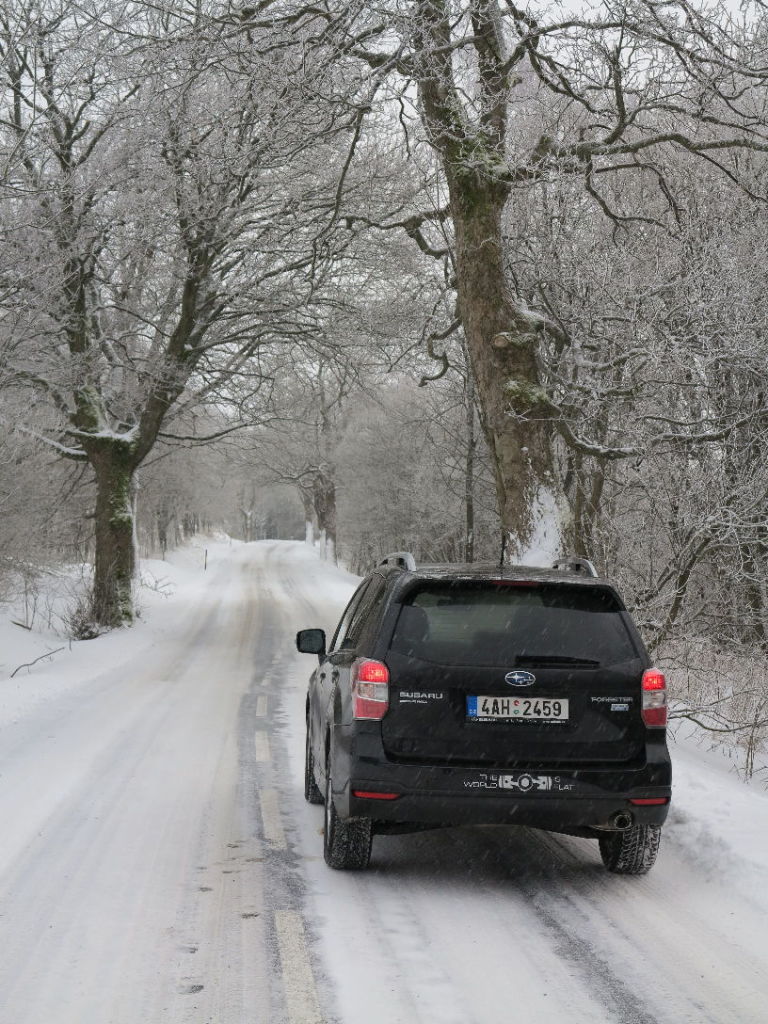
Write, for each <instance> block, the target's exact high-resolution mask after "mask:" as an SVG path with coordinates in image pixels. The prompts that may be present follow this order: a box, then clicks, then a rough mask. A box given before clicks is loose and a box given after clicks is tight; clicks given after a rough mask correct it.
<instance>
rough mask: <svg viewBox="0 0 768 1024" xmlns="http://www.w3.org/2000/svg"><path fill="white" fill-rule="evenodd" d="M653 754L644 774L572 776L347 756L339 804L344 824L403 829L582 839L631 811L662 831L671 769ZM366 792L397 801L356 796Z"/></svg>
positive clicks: (610, 771)
mask: <svg viewBox="0 0 768 1024" xmlns="http://www.w3.org/2000/svg"><path fill="white" fill-rule="evenodd" d="M654 748H655V749H654ZM654 748H649V760H648V761H647V762H646V763H645V764H644V765H643V766H642V767H638V768H632V769H625V768H622V767H619V766H612V767H606V768H589V769H583V768H582V769H578V770H572V771H563V770H560V769H558V770H556V771H547V770H546V769H545V768H538V767H537V768H536V769H535V770H534V769H532V770H530V771H525V770H519V769H512V768H509V769H506V768H501V769H498V770H488V769H474V768H467V767H446V766H444V765H439V766H432V765H405V764H402V763H393V762H387V761H380V762H378V763H372V759H371V758H370V757H356V756H355V755H354V754H352V752H351V751H348V757H349V760H348V768H349V771H348V772H345V771H344V768H343V767H342V765H339V768H341V771H340V773H339V774H338V775H336V772H334V775H335V776H336V777H335V778H334V803H335V805H336V809H337V812H338V814H339V815H340V816H341V817H343V818H347V817H367V818H372V819H373V820H374V821H377V822H382V823H388V824H392V825H395V824H400V825H404V826H405V825H415V826H417V825H420V824H425V825H430V824H431V825H465V824H488V825H491V824H508V825H528V826H531V827H536V828H544V829H548V830H551V831H562V832H576V833H578V832H579V831H586V832H589V831H590V830H592V829H600V828H614V827H616V823H615V816H616V815H617V814H626V813H627V812H629V814H631V816H632V821H633V822H636V823H638V824H656V825H660V824H662V823H663V822H664V821H665V819H666V817H667V813H668V810H669V799H670V797H671V793H672V789H671V786H672V769H671V764H670V761H669V756H668V753H667V751H666V747H665V746H662V745H658V744H657V745H654ZM342 760H346V759H344V758H342ZM336 786H339V787H340V788H339V789H337V788H336ZM361 792H362V793H368V794H377V793H386V794H397V796H396V797H395V798H394V799H376V798H375V796H372V795H369V796H365V797H361V796H356V795H355V794H356V793H361ZM636 800H665V801H666V803H655V804H648V803H642V804H637V803H633V801H636Z"/></svg>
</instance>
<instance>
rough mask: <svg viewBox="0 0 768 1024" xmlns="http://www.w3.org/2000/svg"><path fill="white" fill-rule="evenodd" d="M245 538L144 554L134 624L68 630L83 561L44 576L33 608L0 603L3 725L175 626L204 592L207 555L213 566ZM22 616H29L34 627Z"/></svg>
mask: <svg viewBox="0 0 768 1024" xmlns="http://www.w3.org/2000/svg"><path fill="white" fill-rule="evenodd" d="M240 543H241V542H240V541H235V540H230V539H229V538H228V537H227V538H224V539H222V538H213V537H200V538H197V539H195V540H194V541H193V542H191V543H190V544H189V545H187V546H186V547H184V548H181V549H179V550H177V551H173V552H170V553H169V554H168V558H167V560H166V561H161V560H159V559H144V560H142V562H141V572H140V583H139V585H138V586H137V588H136V605H137V609H138V619H137V621H136V623H135V625H134V626H133V627H131V629H126V630H117V631H114V632H112V633H107V634H104V635H102V636H99V637H96V638H95V639H93V640H71V639H69V638H68V637H67V635H66V618H67V615H68V613H69V611H70V610H71V609H72V608H73V607H74V605H75V604H76V602H77V600H78V597H79V596H81V595H82V594H83V592H84V588H85V586H86V584H85V583H84V582H83V575H84V574H83V571H82V567H81V566H77V567H72V568H71V569H70V570H68V571H67V570H62V571H61V572H60V573H57V574H56V575H51V576H48V577H43V579H42V580H41V583H40V586H41V594H40V596H39V598H38V601H37V605H38V607H37V608H35V609H32V607H31V602H30V601H28V600H27V601H25V600H24V598H23V597H20V598H19V599H18V600H16V601H14V602H12V603H11V604H7V605H0V725H2V724H3V723H5V722H7V721H8V720H13V719H15V718H18V717H19V716H20V715H22V714H24V713H26V712H28V711H30V710H31V709H32V708H34V707H36V706H37V705H38V704H40V703H42V702H44V701H46V700H47V699H50V698H51V697H53V696H60V695H62V694H63V693H65V692H67V691H69V690H74V689H77V687H78V686H80V685H82V684H83V682H86V681H87V680H88V679H90V678H92V677H93V676H95V675H97V674H101V673H103V672H105V671H107V670H109V669H112V668H115V669H118V668H119V667H120V666H121V665H124V664H126V663H127V662H129V661H130V660H131V659H132V658H135V657H136V656H137V655H138V654H140V653H142V652H144V651H146V650H148V649H149V648H151V647H153V646H154V645H155V644H157V643H158V641H159V640H160V639H161V638H163V637H164V636H167V635H168V634H169V633H172V632H173V631H174V630H175V629H176V628H177V627H178V625H179V624H180V623H181V622H182V621H183V619H184V616H185V614H186V612H187V610H188V608H189V606H190V605H192V604H194V603H195V602H196V601H197V600H199V598H200V596H201V594H203V593H205V590H206V588H207V586H208V581H209V577H208V576H207V575H206V573H207V571H208V570H207V569H206V568H205V566H206V562H207V565H208V567H209V569H210V570H211V571H213V570H214V569H215V567H216V564H217V562H218V561H220V560H221V559H223V558H226V557H229V556H230V555H231V553H232V550H233V548H234V547H237V546H238V545H240ZM206 552H207V559H206ZM20 622H21V623H24V622H27V623H29V622H31V624H32V628H31V629H25V628H23V626H21V625H19V623H20ZM32 662H35V664H31V663H32ZM23 666H28V667H23Z"/></svg>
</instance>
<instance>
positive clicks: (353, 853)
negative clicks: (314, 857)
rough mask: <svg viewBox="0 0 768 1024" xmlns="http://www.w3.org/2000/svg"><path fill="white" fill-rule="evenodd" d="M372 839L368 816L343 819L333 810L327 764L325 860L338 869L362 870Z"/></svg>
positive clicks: (367, 858) (324, 834) (365, 865)
mask: <svg viewBox="0 0 768 1024" xmlns="http://www.w3.org/2000/svg"><path fill="white" fill-rule="evenodd" d="M372 842H373V829H372V827H371V819H370V818H348V819H347V821H343V820H342V819H341V818H340V817H339V816H338V814H337V813H336V808H335V807H334V806H333V791H332V789H331V772H330V768H329V771H328V773H327V777H326V782H325V830H324V832H323V856H324V857H325V863H326V864H327V865H328V867H330V868H335V869H336V870H337V871H364V870H365V868H367V867H368V864H369V862H370V859H371V843H372Z"/></svg>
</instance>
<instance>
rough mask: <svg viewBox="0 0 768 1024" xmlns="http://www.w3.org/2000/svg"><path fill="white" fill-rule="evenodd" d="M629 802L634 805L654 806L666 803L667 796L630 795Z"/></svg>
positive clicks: (667, 801) (667, 800)
mask: <svg viewBox="0 0 768 1024" xmlns="http://www.w3.org/2000/svg"><path fill="white" fill-rule="evenodd" d="M629 802H630V803H631V804H634V805H635V807H656V806H660V805H661V804H668V803H669V797H668V796H642V797H634V798H632V797H630V800H629Z"/></svg>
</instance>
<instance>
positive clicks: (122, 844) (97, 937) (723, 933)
mask: <svg viewBox="0 0 768 1024" xmlns="http://www.w3.org/2000/svg"><path fill="white" fill-rule="evenodd" d="M206 548H207V551H208V569H207V571H206V570H205V568H204V558H205V554H204V552H205V549H206ZM143 571H144V572H145V573H147V572H150V573H151V574H152V576H153V577H154V578H155V579H157V580H159V581H160V583H159V585H155V586H154V587H150V588H144V589H143V590H141V591H140V594H139V603H140V606H141V609H142V615H141V618H140V620H139V621H138V622H137V624H136V625H135V626H134V627H133V628H131V629H130V630H125V631H120V632H117V633H113V634H111V635H108V636H103V637H100V638H98V639H96V640H91V641H81V642H77V643H72V645H71V648H70V646H69V645H68V644H67V643H66V641H62V640H61V639H60V637H59V636H58V635H57V634H56V633H55V632H53V631H50V630H49V629H48V626H47V621H46V620H45V619H43V621H44V624H45V627H46V628H45V629H44V630H43V631H40V632H28V631H27V630H23V629H21V628H20V627H18V626H14V625H12V624H10V622H9V619H10V618H17V617H18V615H19V609H16V610H14V611H10V612H9V611H6V613H5V614H4V615H3V616H0V642H1V643H2V644H3V646H2V647H1V648H0V816H2V820H3V822H4V828H5V841H4V843H3V846H2V848H0V878H1V879H2V892H0V899H2V903H3V905H2V907H1V908H0V945H2V948H3V949H4V956H3V958H2V960H0V991H2V992H3V995H4V997H5V1000H6V1003H5V1005H6V1012H7V1011H8V1010H9V1009H10V1008H13V1017H12V1018H11V1017H9V1018H8V1020H9V1021H10V1020H11V1019H13V1020H14V1024H136V1022H137V1021H138V1020H146V1021H149V1022H151V1024H154V1022H158V1024H159V1022H160V1021H162V1022H163V1024H206V1022H210V1021H215V1022H216V1024H243V1021H245V1020H250V1019H258V1020H269V1021H270V1024H283V1022H286V1024H309V1022H310V1021H311V1022H312V1024H315V1022H320V1021H322V1022H326V1024H331V1022H333V1024H358V1022H359V1021H362V1020H364V1021H366V1024H435V1022H437V1021H439V1022H440V1024H453V1022H455V1024H473V1022H474V1024H501V1022H502V1021H504V1022H505V1024H506V1022H510V1024H512V1022H514V1024H518V1022H519V1024H564V1022H565V1021H568V1024H705V1022H706V1024H763V1022H764V1021H765V1020H766V1019H767V1018H766V1015H765V1006H766V1003H768V984H767V983H766V978H767V977H768V949H767V948H766V942H765V937H766V930H765V921H766V915H768V885H767V884H766V883H767V882H768V813H767V812H768V803H767V801H768V794H766V791H765V789H764V788H763V786H762V785H761V784H760V783H759V782H752V783H751V784H745V783H744V782H742V781H741V780H740V779H739V778H738V777H737V776H736V774H735V773H734V772H733V770H732V767H731V765H730V763H729V762H728V761H727V760H726V759H724V758H722V757H720V756H719V755H717V754H716V753H713V752H711V751H707V750H705V749H701V748H700V747H699V746H698V745H697V744H696V742H695V741H694V740H693V739H692V738H690V737H687V738H683V737H681V738H680V739H679V741H678V742H676V743H673V745H672V753H673V761H674V767H675V782H674V798H673V807H672V810H671V813H670V818H669V821H668V825H667V827H666V828H665V837H664V840H663V844H662V851H661V854H660V857H659V861H658V863H657V865H656V867H655V868H654V870H653V871H652V872H651V873H650V875H648V876H647V877H645V878H639V879H625V878H616V877H613V876H609V875H608V874H607V873H605V872H604V871H603V869H602V866H601V865H600V862H599V855H598V853H597V846H596V844H595V843H594V842H593V841H589V840H579V839H570V838H567V837H561V836H553V835H550V834H547V833H539V832H536V831H535V830H528V829H519V830H514V829H509V830H507V829H482V828H474V829H455V830H450V831H446V832H440V831H438V832H430V833H423V834H419V835H411V836H408V835H406V836H383V837H377V838H376V840H375V842H374V853H373V860H372V867H371V870H370V871H368V872H364V873H345V872H333V871H331V870H330V869H328V868H327V867H326V866H325V864H324V863H323V860H322V836H321V829H322V808H318V807H310V806H309V805H307V804H305V803H304V800H303V797H302V773H303V753H304V751H303V747H304V737H303V724H304V715H303V708H304V695H305V690H306V680H307V677H308V675H309V673H310V672H311V670H312V667H313V665H312V659H311V658H309V657H307V656H302V655H299V654H298V653H297V652H296V650H295V647H294V646H293V635H294V633H295V631H296V630H297V629H300V628H303V627H308V626H321V627H323V628H325V629H326V630H327V631H330V630H332V629H333V627H334V626H335V623H336V621H337V619H338V617H339V614H340V612H341V611H342V609H343V606H344V604H345V603H346V601H347V600H348V598H349V596H350V595H351V593H352V591H353V589H354V587H355V585H356V583H357V579H356V577H354V576H351V575H349V574H348V573H345V572H343V571H342V570H340V569H337V568H334V567H332V566H329V565H328V564H327V563H324V562H322V561H321V560H320V559H319V557H318V555H317V552H316V551H314V550H312V549H310V548H308V547H306V546H305V545H302V544H299V543H279V542H264V543H258V544H252V545H244V544H237V543H231V542H229V541H227V540H221V539H217V540H213V539H203V540H200V541H198V542H197V544H196V546H191V547H189V548H186V549H184V550H183V551H180V552H176V553H174V554H172V555H170V556H169V559H168V561H167V562H153V563H145V564H144V567H143ZM62 645H63V646H65V647H66V649H65V650H64V651H61V652H59V653H57V654H56V655H53V656H52V658H51V660H47V661H46V660H43V661H40V662H38V663H37V664H35V665H33V666H31V667H30V668H29V669H22V670H21V671H19V672H17V674H16V675H15V677H14V678H12V679H11V678H10V674H11V673H12V672H13V671H14V669H15V668H16V667H17V666H18V665H20V664H21V663H22V662H25V661H31V660H33V659H34V658H35V657H37V655H38V654H40V653H43V652H44V651H45V650H46V649H47V650H50V649H52V648H55V647H58V646H62ZM313 977H314V982H313ZM315 986H316V990H315ZM318 1007H321V1009H318ZM2 1013H3V1012H2V1011H0V1021H2V1024H5V1019H4V1018H3V1015H2Z"/></svg>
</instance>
